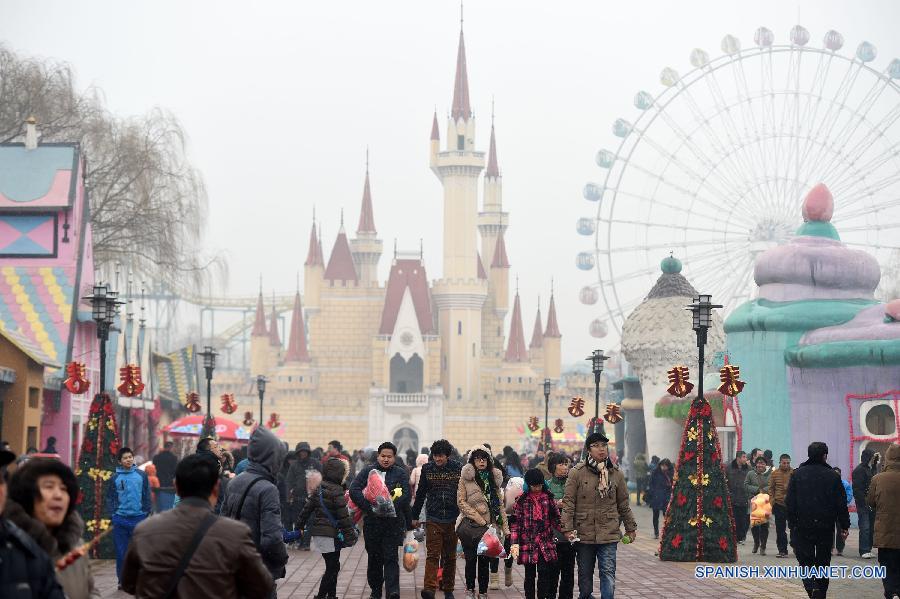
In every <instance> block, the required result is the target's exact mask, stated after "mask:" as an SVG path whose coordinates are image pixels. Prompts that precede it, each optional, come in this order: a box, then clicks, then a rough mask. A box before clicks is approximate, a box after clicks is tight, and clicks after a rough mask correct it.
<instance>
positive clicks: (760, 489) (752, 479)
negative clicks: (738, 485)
mask: <svg viewBox="0 0 900 599" xmlns="http://www.w3.org/2000/svg"><path fill="white" fill-rule="evenodd" d="M771 475H772V472H771V470H767V471H765V472H763V473H762V474H760V473H759V472H757V471H756V468H751V469H750V472H748V473H747V478H745V479H744V491H745V492H746V493H747V499H748V501H749V500H750V499H753V498H754V497H756V496H757V495H759V494H760V493H765V494H766V495H768V494H769V476H771ZM769 499H770V500H771V497H770V498H769Z"/></svg>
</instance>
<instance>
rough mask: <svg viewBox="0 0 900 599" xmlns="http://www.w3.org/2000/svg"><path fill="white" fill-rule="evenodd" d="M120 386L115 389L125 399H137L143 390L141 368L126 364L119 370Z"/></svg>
mask: <svg viewBox="0 0 900 599" xmlns="http://www.w3.org/2000/svg"><path fill="white" fill-rule="evenodd" d="M119 380H120V381H121V382H122V384H121V385H119V386H118V387H116V389H117V390H118V391H119V393H121V394H122V395H124V396H125V397H137V396H138V395H140V394H141V392H142V391H143V390H144V383H143V382H142V381H141V367H140V366H138V365H137V364H127V365H125V366H123V367H122V368H120V369H119Z"/></svg>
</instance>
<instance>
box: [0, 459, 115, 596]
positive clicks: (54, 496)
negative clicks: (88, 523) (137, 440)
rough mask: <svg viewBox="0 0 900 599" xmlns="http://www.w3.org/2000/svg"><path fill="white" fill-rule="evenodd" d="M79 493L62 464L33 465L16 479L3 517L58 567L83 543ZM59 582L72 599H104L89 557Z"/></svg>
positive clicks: (60, 572)
mask: <svg viewBox="0 0 900 599" xmlns="http://www.w3.org/2000/svg"><path fill="white" fill-rule="evenodd" d="M78 492H79V491H78V481H77V480H76V479H75V473H74V472H72V469H71V468H69V467H68V466H66V465H65V464H63V463H62V462H60V461H59V460H56V459H50V458H36V459H32V460H29V461H28V463H26V464H25V465H24V466H22V467H21V468H19V469H18V470H16V472H15V474H13V476H12V479H10V481H9V498H8V499H7V501H6V508H5V509H4V511H3V514H4V516H5V517H6V518H7V519H8V520H9V521H10V522H12V523H13V524H15V525H16V526H18V527H19V528H20V529H22V531H24V532H25V533H27V534H28V535H29V536H30V537H31V538H32V539H34V541H35V542H36V543H37V544H38V545H39V546H40V547H41V549H43V550H44V551H46V552H47V555H49V556H50V558H51V559H52V560H54V561H57V562H58V561H59V560H60V559H61V558H63V557H65V555H66V554H67V553H68V552H70V551H72V550H73V549H77V548H78V547H79V546H80V545H81V543H82V541H81V537H82V535H83V534H84V522H83V521H82V519H81V516H79V515H78V512H77V511H75V500H76V499H77V497H78ZM56 579H57V580H58V581H59V583H60V585H62V588H63V591H65V593H66V597H68V598H69V599H99V597H100V591H99V590H98V589H96V588H95V587H94V577H93V576H92V575H91V564H90V560H89V559H88V558H87V557H85V556H79V558H78V559H76V560H75V561H73V562H72V563H70V564H68V565H67V566H66V567H65V568H63V569H61V570H57V572H56Z"/></svg>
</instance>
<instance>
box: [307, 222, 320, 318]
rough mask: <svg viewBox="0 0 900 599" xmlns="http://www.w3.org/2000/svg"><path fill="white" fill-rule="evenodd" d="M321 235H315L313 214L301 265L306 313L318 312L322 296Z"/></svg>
mask: <svg viewBox="0 0 900 599" xmlns="http://www.w3.org/2000/svg"><path fill="white" fill-rule="evenodd" d="M320 237H321V235H318V236H317V235H316V217H315V214H313V223H312V230H311V231H310V232H309V250H308V251H307V253H306V262H304V263H303V295H304V296H305V297H306V313H307V314H310V315H312V314H315V313H316V312H317V311H318V310H319V304H320V301H321V296H322V281H323V279H324V276H325V258H324V256H323V255H322V240H321V238H320Z"/></svg>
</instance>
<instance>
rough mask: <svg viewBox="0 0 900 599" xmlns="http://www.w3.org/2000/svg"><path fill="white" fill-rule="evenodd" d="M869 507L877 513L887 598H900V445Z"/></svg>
mask: <svg viewBox="0 0 900 599" xmlns="http://www.w3.org/2000/svg"><path fill="white" fill-rule="evenodd" d="M866 503H867V504H869V507H871V508H872V510H874V512H875V542H874V543H873V545H874V546H875V547H878V563H879V564H881V565H882V566H884V569H885V573H884V578H883V579H882V581H881V582H882V583H883V584H884V596H885V597H894V596H900V445H898V444H896V443H892V444H891V446H890V447H888V450H887V451H886V452H885V454H884V472H882V473H881V474H876V475H875V476H874V477H873V478H872V482H871V484H870V485H869V494H868V495H867V496H866Z"/></svg>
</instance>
